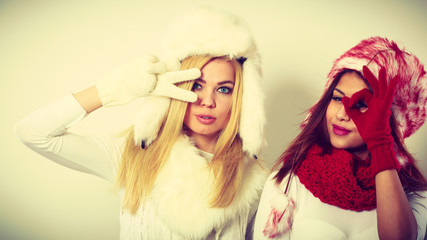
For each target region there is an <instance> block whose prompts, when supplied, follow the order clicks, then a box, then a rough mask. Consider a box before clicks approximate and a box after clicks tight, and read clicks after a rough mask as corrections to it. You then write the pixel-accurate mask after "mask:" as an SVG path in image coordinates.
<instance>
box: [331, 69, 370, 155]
mask: <svg viewBox="0 0 427 240" xmlns="http://www.w3.org/2000/svg"><path fill="white" fill-rule="evenodd" d="M364 88H368V86H367V85H366V83H365V82H364V81H363V79H362V78H360V76H359V75H358V74H357V73H355V72H347V73H345V74H343V75H342V77H341V79H340V80H339V82H338V84H337V86H336V87H335V89H334V91H333V95H332V99H331V101H330V102H329V105H328V108H327V110H326V125H327V129H328V133H329V138H330V141H331V145H332V146H333V147H335V148H338V149H347V150H349V151H352V150H353V151H356V152H357V151H359V150H360V149H365V143H364V142H363V140H362V137H361V136H360V134H359V131H358V130H357V128H356V125H355V124H354V122H353V120H352V119H350V117H349V116H348V115H347V113H346V112H345V109H344V105H343V104H342V102H341V100H342V98H343V97H344V96H347V97H349V98H351V96H352V95H353V94H354V93H355V92H358V91H360V90H362V89H364ZM359 109H360V111H362V112H363V111H366V110H367V108H366V106H363V105H362V106H361V107H360V108H359Z"/></svg>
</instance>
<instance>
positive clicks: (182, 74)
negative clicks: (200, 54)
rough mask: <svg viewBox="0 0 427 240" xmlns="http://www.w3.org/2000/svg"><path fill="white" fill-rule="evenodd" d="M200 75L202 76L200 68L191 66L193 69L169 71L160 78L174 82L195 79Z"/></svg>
mask: <svg viewBox="0 0 427 240" xmlns="http://www.w3.org/2000/svg"><path fill="white" fill-rule="evenodd" d="M200 76H201V72H200V69H198V68H191V69H187V70H182V71H174V72H167V73H165V74H164V75H163V76H161V77H160V78H161V81H167V82H169V83H172V84H174V83H179V82H185V81H190V80H195V79H197V78H199V77H200ZM160 78H159V80H160Z"/></svg>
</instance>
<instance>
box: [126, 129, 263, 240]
mask: <svg viewBox="0 0 427 240" xmlns="http://www.w3.org/2000/svg"><path fill="white" fill-rule="evenodd" d="M265 179H266V171H265V170H263V169H262V168H261V167H260V166H259V164H258V163H256V162H254V161H252V160H251V161H249V160H245V169H244V174H243V181H242V184H241V187H240V189H239V190H238V192H237V194H236V196H235V198H234V200H233V202H232V204H231V205H230V206H228V207H226V208H211V207H209V201H210V198H211V195H210V191H211V186H212V185H213V174H212V172H211V171H210V170H209V169H208V161H207V160H206V159H205V158H204V157H202V156H201V155H200V150H199V149H197V148H196V147H195V146H194V145H193V144H192V143H191V142H190V141H189V139H188V138H187V137H181V138H180V139H178V141H177V142H176V143H175V146H174V147H173V148H172V150H171V153H170V157H169V159H168V160H167V162H166V163H165V165H164V166H163V168H162V169H161V171H160V172H159V175H158V176H157V179H156V181H155V183H154V187H153V190H152V192H151V195H150V197H149V199H148V200H147V201H146V202H145V203H142V204H141V207H140V209H139V210H138V212H139V213H138V212H137V214H136V215H141V216H127V217H126V216H123V215H129V213H126V212H127V211H122V219H121V220H122V221H126V220H125V219H127V221H126V222H128V221H129V220H131V219H129V218H135V217H138V218H139V217H141V218H144V216H143V215H144V214H149V212H150V214H151V215H153V218H154V219H155V220H153V221H154V222H152V223H151V224H153V225H154V224H155V225H157V224H160V225H162V226H164V227H166V228H167V229H169V230H170V232H171V234H173V235H175V234H176V235H178V236H181V237H182V238H185V239H206V237H207V236H208V235H209V234H210V233H211V232H212V230H214V229H221V228H222V226H224V225H225V224H227V223H228V222H230V221H232V220H233V219H235V218H244V219H246V221H245V222H247V221H250V219H248V218H249V217H252V216H249V215H252V214H254V212H255V210H256V208H257V207H258V201H259V197H260V195H261V191H262V188H263V185H264V182H265ZM141 208H142V209H141ZM144 208H145V209H144ZM147 208H149V209H147ZM143 212H145V213H143ZM145 218H146V217H145ZM147 220H148V219H146V220H145V221H147ZM143 221H144V219H141V220H139V222H143ZM132 222H134V220H132ZM123 224H124V223H123V222H122V231H126V229H123V227H125V228H126V227H127V228H129V227H130V226H123ZM131 225H133V224H131ZM241 227H243V228H244V229H245V228H246V226H241ZM129 230H130V229H129ZM134 230H135V229H134ZM132 231H133V230H132ZM141 231H143V230H142V229H141ZM122 234H123V233H122Z"/></svg>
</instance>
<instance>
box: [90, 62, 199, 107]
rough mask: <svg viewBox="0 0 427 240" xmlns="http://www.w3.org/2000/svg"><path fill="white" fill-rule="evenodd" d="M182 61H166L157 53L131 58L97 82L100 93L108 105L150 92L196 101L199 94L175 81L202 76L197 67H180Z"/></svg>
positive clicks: (125, 101)
mask: <svg viewBox="0 0 427 240" xmlns="http://www.w3.org/2000/svg"><path fill="white" fill-rule="evenodd" d="M179 66H180V64H179V62H177V63H175V62H174V63H172V64H170V63H165V62H162V61H159V59H158V58H157V57H155V56H148V57H146V58H144V59H138V60H136V61H133V62H130V63H128V64H126V65H124V66H123V67H120V68H118V69H116V70H114V71H113V72H112V73H111V74H109V75H107V76H106V77H104V78H103V79H101V80H100V81H98V82H97V84H96V87H97V89H98V93H99V97H100V98H101V102H102V104H103V105H104V106H105V107H110V106H115V105H121V104H126V103H128V102H130V101H132V100H134V99H136V98H138V97H143V96H147V95H149V94H152V95H156V96H166V97H170V98H175V99H178V100H181V101H186V102H195V101H196V100H197V95H196V94H195V93H194V92H191V91H187V90H184V89H181V88H179V87H177V86H175V85H174V84H175V83H179V82H184V81H189V80H194V79H197V78H198V77H200V75H201V72H200V70H199V69H197V68H192V69H188V70H182V71H180V70H179Z"/></svg>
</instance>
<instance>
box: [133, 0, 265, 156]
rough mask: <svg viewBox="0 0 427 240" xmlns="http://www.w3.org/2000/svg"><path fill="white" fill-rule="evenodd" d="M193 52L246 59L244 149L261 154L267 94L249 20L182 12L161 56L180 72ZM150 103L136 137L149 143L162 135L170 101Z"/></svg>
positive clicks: (212, 11)
mask: <svg viewBox="0 0 427 240" xmlns="http://www.w3.org/2000/svg"><path fill="white" fill-rule="evenodd" d="M194 55H209V56H213V57H220V56H228V57H229V58H234V59H238V60H239V61H240V62H241V63H242V71H243V72H242V74H243V96H242V110H241V115H240V123H239V135H240V137H241V139H242V142H243V150H244V151H245V152H246V153H247V154H249V155H250V156H253V155H255V156H256V155H258V154H259V153H260V152H261V150H262V148H263V146H264V145H265V141H264V125H265V121H266V120H265V114H264V94H263V93H262V89H261V87H260V82H261V79H262V72H261V60H260V55H259V53H258V49H257V46H256V44H255V40H254V39H253V37H252V34H251V32H250V30H249V28H248V26H247V24H246V22H245V21H243V19H241V18H239V17H237V16H235V15H233V14H231V13H229V12H224V11H221V10H218V9H213V8H205V7H197V8H195V9H192V10H190V11H189V12H187V13H185V14H183V15H181V16H178V17H177V18H176V19H175V20H174V21H173V23H172V25H171V26H170V29H169V31H168V32H167V35H166V37H165V38H164V41H163V54H162V55H161V58H160V59H161V60H162V61H165V62H166V63H169V64H168V70H171V71H173V70H179V67H180V63H179V62H180V61H182V60H183V59H185V58H186V57H189V56H194ZM174 63H175V64H174ZM176 63H177V64H176ZM146 102H147V104H145V105H146V106H143V107H144V111H141V112H140V114H138V115H137V118H136V120H135V125H134V132H135V135H134V136H135V144H141V141H144V143H145V145H146V146H148V145H149V144H150V143H151V142H152V141H154V140H155V139H156V137H157V134H158V131H159V128H160V125H161V121H162V119H164V116H165V115H166V114H167V109H168V107H169V103H170V100H169V99H166V98H164V97H156V96H151V97H148V98H147V101H146ZM152 106H155V107H152Z"/></svg>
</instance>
